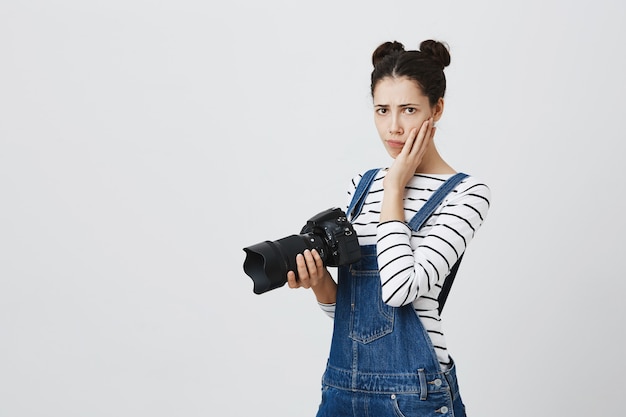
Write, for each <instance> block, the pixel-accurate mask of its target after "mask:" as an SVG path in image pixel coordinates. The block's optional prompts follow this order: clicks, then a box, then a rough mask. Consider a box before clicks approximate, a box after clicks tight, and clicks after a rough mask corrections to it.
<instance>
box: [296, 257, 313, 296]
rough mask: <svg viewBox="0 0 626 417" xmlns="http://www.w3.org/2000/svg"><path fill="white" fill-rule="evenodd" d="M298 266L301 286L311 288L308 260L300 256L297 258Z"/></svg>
mask: <svg viewBox="0 0 626 417" xmlns="http://www.w3.org/2000/svg"><path fill="white" fill-rule="evenodd" d="M296 266H297V269H298V282H299V284H300V286H301V287H304V288H310V287H311V284H310V282H309V270H308V268H307V265H306V260H305V258H304V256H303V255H302V254H298V256H296Z"/></svg>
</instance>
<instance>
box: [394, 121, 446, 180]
mask: <svg viewBox="0 0 626 417" xmlns="http://www.w3.org/2000/svg"><path fill="white" fill-rule="evenodd" d="M433 124H434V121H433V119H432V118H430V119H428V120H425V121H424V123H422V126H421V127H420V129H419V131H418V130H417V128H413V129H411V132H410V133H409V136H408V137H407V140H406V142H405V143H404V146H403V147H402V150H401V151H400V153H399V154H398V156H397V157H396V159H395V161H394V162H393V164H392V165H391V168H389V171H388V172H387V174H386V175H385V179H384V183H383V184H384V187H385V190H387V189H390V188H392V189H395V190H402V191H404V187H405V186H406V185H407V184H408V182H409V180H410V179H411V178H413V174H415V172H416V171H417V168H418V167H419V165H420V164H421V163H422V158H423V157H424V154H425V153H426V149H428V146H429V145H430V143H431V142H432V140H433V137H434V136H435V130H436V128H435V127H434V126H433Z"/></svg>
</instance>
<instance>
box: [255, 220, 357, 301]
mask: <svg viewBox="0 0 626 417" xmlns="http://www.w3.org/2000/svg"><path fill="white" fill-rule="evenodd" d="M306 249H309V250H313V249H315V250H317V252H318V253H319V254H320V256H321V258H322V260H323V261H324V265H325V266H341V265H349V264H351V263H354V262H356V261H358V260H359V259H360V258H361V247H360V246H359V241H358V238H357V234H356V232H355V231H354V229H353V227H352V224H351V223H350V222H349V221H348V218H347V216H346V214H345V213H344V212H343V211H342V210H341V209H339V208H330V209H328V210H324V211H322V212H320V213H318V214H316V215H315V216H313V217H311V218H310V219H309V220H308V221H307V223H306V225H305V226H304V227H303V228H302V230H301V231H300V234H297V235H291V236H287V237H284V238H282V239H278V240H276V241H273V242H270V241H267V240H266V241H265V242H261V243H257V244H256V245H252V246H248V247H246V248H244V249H243V250H244V251H245V253H246V259H245V261H244V264H243V269H244V271H245V273H246V274H247V275H248V276H250V278H252V281H253V283H254V292H255V293H256V294H262V293H264V292H267V291H270V290H273V289H275V288H278V287H282V286H283V285H285V283H286V282H287V272H288V271H294V272H295V274H296V278H297V279H299V277H298V270H297V268H296V255H298V254H299V253H302V252H304V251H305V250H306Z"/></svg>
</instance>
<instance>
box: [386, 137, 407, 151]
mask: <svg viewBox="0 0 626 417" xmlns="http://www.w3.org/2000/svg"><path fill="white" fill-rule="evenodd" d="M387 144H388V145H389V147H390V148H400V149H402V147H403V146H404V142H400V141H399V140H391V139H387Z"/></svg>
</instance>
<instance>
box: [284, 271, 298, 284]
mask: <svg viewBox="0 0 626 417" xmlns="http://www.w3.org/2000/svg"><path fill="white" fill-rule="evenodd" d="M287 285H288V286H289V288H299V287H300V284H299V283H298V281H297V280H296V273H295V272H293V271H289V272H287Z"/></svg>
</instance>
